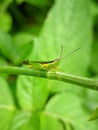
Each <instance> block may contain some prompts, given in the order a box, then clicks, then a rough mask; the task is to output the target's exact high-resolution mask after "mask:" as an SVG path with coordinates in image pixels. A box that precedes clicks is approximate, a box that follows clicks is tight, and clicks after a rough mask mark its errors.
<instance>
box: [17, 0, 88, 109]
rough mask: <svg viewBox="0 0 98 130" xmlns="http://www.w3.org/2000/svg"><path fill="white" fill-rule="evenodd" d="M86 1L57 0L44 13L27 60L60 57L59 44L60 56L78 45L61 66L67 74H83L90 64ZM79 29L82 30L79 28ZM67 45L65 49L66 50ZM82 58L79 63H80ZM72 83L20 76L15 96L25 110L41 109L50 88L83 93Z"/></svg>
mask: <svg viewBox="0 0 98 130" xmlns="http://www.w3.org/2000/svg"><path fill="white" fill-rule="evenodd" d="M90 18H91V17H90V15H89V2H88V0H87V1H85V0H82V1H78V0H73V1H72V2H70V1H69V0H57V1H56V2H55V4H54V6H53V7H52V9H51V10H50V12H49V14H48V15H47V18H46V21H45V23H44V26H43V29H42V32H41V34H40V36H39V38H35V39H34V40H35V41H34V43H35V44H34V49H33V50H32V52H31V54H30V56H29V59H30V60H40V61H41V60H42V61H43V60H46V61H48V60H52V59H54V58H56V57H59V53H60V48H61V45H62V44H63V45H64V52H63V55H66V54H68V53H69V52H71V51H73V50H74V49H77V48H79V47H80V48H81V49H80V50H79V51H78V52H77V53H76V54H74V55H72V56H71V57H70V58H67V59H66V61H64V60H63V61H62V63H61V66H60V68H61V69H62V70H64V71H65V72H66V73H71V74H76V75H81V76H82V75H83V76H84V75H86V74H87V68H88V66H89V63H90V55H89V54H90V48H91V46H90V45H91V19H90ZM80 30H81V31H80ZM65 48H66V51H65ZM81 59H82V62H81ZM70 86H72V85H70V84H69V85H68V84H65V83H64V84H61V82H60V83H59V82H56V81H51V82H50V81H48V80H44V79H38V78H34V77H28V76H27V77H24V76H23V77H22V76H21V77H19V80H18V86H17V88H18V90H17V94H18V98H19V102H20V105H21V106H22V108H24V109H34V108H37V109H40V108H41V107H43V105H44V103H45V102H46V100H47V98H48V93H49V91H50V90H52V91H64V90H66V88H67V89H70V91H72V92H75V91H78V93H80V92H81V93H82V90H81V89H78V90H77V88H76V89H75V88H74V89H73V88H72V87H71V88H70Z"/></svg>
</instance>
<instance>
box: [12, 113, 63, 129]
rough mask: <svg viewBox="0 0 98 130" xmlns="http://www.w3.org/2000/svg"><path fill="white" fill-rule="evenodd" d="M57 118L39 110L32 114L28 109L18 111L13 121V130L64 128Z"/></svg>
mask: <svg viewBox="0 0 98 130" xmlns="http://www.w3.org/2000/svg"><path fill="white" fill-rule="evenodd" d="M61 125H62V124H60V122H59V121H58V120H57V119H54V118H52V117H50V116H47V115H44V113H40V112H38V111H36V112H33V113H32V114H31V113H30V112H28V111H18V112H17V114H16V116H15V118H14V119H13V122H12V128H11V130H27V129H28V128H29V130H33V129H34V130H39V129H40V130H55V129H56V130H63V129H61V128H62V126H61Z"/></svg>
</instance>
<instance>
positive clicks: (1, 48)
mask: <svg viewBox="0 0 98 130" xmlns="http://www.w3.org/2000/svg"><path fill="white" fill-rule="evenodd" d="M0 53H2V54H3V55H4V57H6V58H7V59H9V60H10V61H12V62H15V60H16V58H17V48H16V46H15V45H14V43H13V40H12V37H11V36H10V35H8V34H7V33H4V32H0Z"/></svg>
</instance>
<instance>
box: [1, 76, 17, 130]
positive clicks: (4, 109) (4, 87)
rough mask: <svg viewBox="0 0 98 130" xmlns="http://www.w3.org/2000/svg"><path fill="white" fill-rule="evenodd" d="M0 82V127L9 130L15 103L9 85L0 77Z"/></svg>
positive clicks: (2, 129)
mask: <svg viewBox="0 0 98 130" xmlns="http://www.w3.org/2000/svg"><path fill="white" fill-rule="evenodd" d="M0 84H1V87H0V129H1V130H9V129H10V126H11V123H12V120H13V116H14V114H15V105H14V101H13V99H12V95H11V93H10V90H9V86H8V84H7V83H6V81H5V80H4V79H3V78H1V77H0Z"/></svg>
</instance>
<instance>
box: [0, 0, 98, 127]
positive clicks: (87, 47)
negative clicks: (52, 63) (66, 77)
mask: <svg viewBox="0 0 98 130" xmlns="http://www.w3.org/2000/svg"><path fill="white" fill-rule="evenodd" d="M62 45H63V46H64V50H63V56H65V55H66V54H68V53H70V52H71V51H73V50H75V49H76V48H79V47H80V50H79V51H78V52H76V53H75V54H74V55H72V56H70V57H69V58H67V59H66V62H65V60H62V61H61V64H60V66H59V68H61V70H63V71H64V72H66V73H70V74H74V75H80V76H87V77H91V78H95V79H96V80H97V79H98V67H97V66H98V2H97V1H94V0H73V1H70V0H55V1H53V0H40V1H39V0H1V1H0V66H8V65H9V66H18V67H25V66H23V65H22V62H23V61H24V60H26V59H29V60H46V61H48V60H51V59H54V58H55V57H59V55H60V48H61V46H62ZM52 49H53V50H52ZM0 84H1V85H0V130H28V129H29V130H32V129H34V130H39V129H40V130H65V129H66V130H72V129H73V130H78V129H79V130H92V129H94V130H97V128H98V123H97V121H98V120H95V119H97V118H98V109H96V111H95V112H94V115H92V116H91V114H92V111H93V110H95V108H96V107H98V96H97V95H98V92H96V91H93V90H89V89H85V88H79V87H77V86H75V87H73V85H72V84H68V83H62V82H58V81H50V80H47V79H41V78H39V77H38V78H35V77H31V76H19V75H18V76H14V75H10V74H0ZM90 116H91V118H90ZM89 118H90V120H94V121H93V122H90V121H88V120H89Z"/></svg>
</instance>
